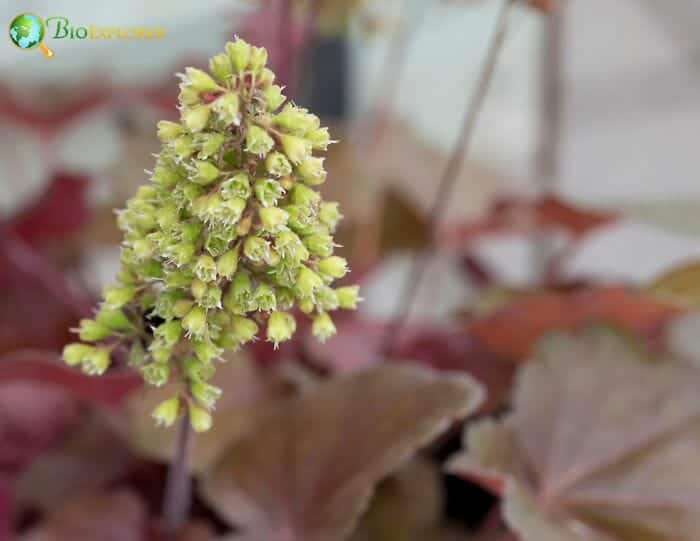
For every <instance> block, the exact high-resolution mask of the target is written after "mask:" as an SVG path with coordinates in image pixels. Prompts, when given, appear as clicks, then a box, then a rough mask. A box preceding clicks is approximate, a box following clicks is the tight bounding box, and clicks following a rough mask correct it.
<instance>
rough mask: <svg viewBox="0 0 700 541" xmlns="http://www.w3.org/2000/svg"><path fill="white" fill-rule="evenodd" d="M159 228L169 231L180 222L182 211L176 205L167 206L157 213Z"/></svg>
mask: <svg viewBox="0 0 700 541" xmlns="http://www.w3.org/2000/svg"><path fill="white" fill-rule="evenodd" d="M155 217H156V221H157V222H158V227H160V228H161V229H169V228H171V227H172V226H174V225H175V224H177V223H178V222H179V221H180V211H179V210H178V208H177V207H176V206H175V205H167V206H163V207H161V208H159V209H158V210H157V211H156V212H155Z"/></svg>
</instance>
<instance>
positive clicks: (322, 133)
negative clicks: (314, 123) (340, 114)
mask: <svg viewBox="0 0 700 541" xmlns="http://www.w3.org/2000/svg"><path fill="white" fill-rule="evenodd" d="M306 140H307V141H308V142H309V143H310V144H311V146H312V147H313V149H314V150H328V145H330V144H331V143H335V141H331V136H330V134H329V133H328V128H318V129H315V130H313V131H311V132H309V133H307V134H306Z"/></svg>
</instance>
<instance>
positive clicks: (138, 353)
mask: <svg viewBox="0 0 700 541" xmlns="http://www.w3.org/2000/svg"><path fill="white" fill-rule="evenodd" d="M146 357H147V355H146V350H145V349H144V348H143V344H142V343H141V340H135V341H134V342H133V343H132V344H131V347H130V348H129V366H131V367H134V368H139V367H141V366H143V365H144V364H145V363H146Z"/></svg>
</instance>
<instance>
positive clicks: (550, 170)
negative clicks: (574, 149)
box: [532, 2, 564, 283]
mask: <svg viewBox="0 0 700 541" xmlns="http://www.w3.org/2000/svg"><path fill="white" fill-rule="evenodd" d="M563 4H564V2H554V6H553V7H552V10H551V12H549V13H548V14H547V15H545V24H544V29H543V35H542V43H541V51H540V61H539V66H538V68H539V73H538V75H539V87H540V88H539V140H538V145H537V154H536V156H535V182H536V183H537V191H538V194H537V195H538V197H546V196H548V195H552V194H553V192H554V188H555V186H556V182H557V180H558V178H559V170H560V164H559V158H560V147H561V134H562V86H563V85H562V53H563V13H562V11H563V7H564V6H563ZM533 218H534V217H533ZM532 241H533V244H532V258H533V261H532V266H533V270H534V278H535V280H536V281H537V282H538V283H539V282H542V281H543V280H544V279H546V278H547V270H548V268H549V262H550V260H552V255H553V247H552V245H551V242H550V239H549V237H548V236H547V232H546V231H544V232H542V231H535V232H534V234H533V239H532Z"/></svg>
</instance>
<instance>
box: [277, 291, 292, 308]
mask: <svg viewBox="0 0 700 541" xmlns="http://www.w3.org/2000/svg"><path fill="white" fill-rule="evenodd" d="M275 297H276V298H277V309H279V310H291V309H292V308H293V307H294V301H295V297H294V292H293V291H292V290H291V289H289V288H287V287H278V288H276V289H275Z"/></svg>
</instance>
